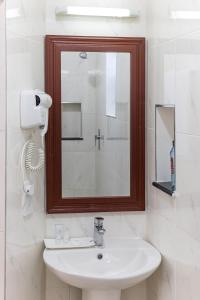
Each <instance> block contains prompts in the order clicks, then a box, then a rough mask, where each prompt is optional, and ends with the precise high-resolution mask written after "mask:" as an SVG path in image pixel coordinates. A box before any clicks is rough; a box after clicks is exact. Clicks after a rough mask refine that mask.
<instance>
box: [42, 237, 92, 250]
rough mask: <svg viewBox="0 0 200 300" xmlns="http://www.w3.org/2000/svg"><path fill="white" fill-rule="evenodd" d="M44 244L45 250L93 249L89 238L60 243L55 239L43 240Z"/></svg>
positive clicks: (72, 239)
mask: <svg viewBox="0 0 200 300" xmlns="http://www.w3.org/2000/svg"><path fill="white" fill-rule="evenodd" d="M44 244H45V247H46V248H47V249H72V248H90V247H94V246H95V243H94V240H93V239H92V238H90V237H81V238H71V239H69V241H66V242H65V241H60V242H59V243H58V242H57V241H56V240H55V239H44Z"/></svg>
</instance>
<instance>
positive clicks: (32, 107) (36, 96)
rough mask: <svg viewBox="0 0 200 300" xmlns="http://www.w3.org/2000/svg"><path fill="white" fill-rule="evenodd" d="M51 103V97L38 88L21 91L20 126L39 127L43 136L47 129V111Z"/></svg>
mask: <svg viewBox="0 0 200 300" xmlns="http://www.w3.org/2000/svg"><path fill="white" fill-rule="evenodd" d="M51 105H52V99H51V97H50V96H49V95H48V94H46V93H44V92H42V91H39V90H30V91H22V93H21V128H22V129H32V128H39V129H40V132H41V135H42V136H44V135H45V134H46V132H47V129H48V111H49V108H50V107H51Z"/></svg>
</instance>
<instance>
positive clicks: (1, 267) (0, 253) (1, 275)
mask: <svg viewBox="0 0 200 300" xmlns="http://www.w3.org/2000/svg"><path fill="white" fill-rule="evenodd" d="M0 45H1V47H0V82H1V85H0V107H1V109H0V149H1V151H0V300H3V299H4V294H5V291H4V287H5V138H6V132H5V130H6V127H5V116H6V109H5V106H6V60H5V50H6V40H5V2H4V1H1V3H0Z"/></svg>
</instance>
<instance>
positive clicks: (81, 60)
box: [61, 51, 130, 198]
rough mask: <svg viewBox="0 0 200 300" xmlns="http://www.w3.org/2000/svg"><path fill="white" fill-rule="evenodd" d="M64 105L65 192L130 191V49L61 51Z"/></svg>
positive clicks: (68, 194)
mask: <svg viewBox="0 0 200 300" xmlns="http://www.w3.org/2000/svg"><path fill="white" fill-rule="evenodd" d="M124 74H126V76H124ZM77 87H78V88H77ZM61 109H62V110H61V114H62V116H61V118H62V130H61V140H62V197H63V198H66V197H83V196H84V197H107V196H130V54H129V53H116V52H113V53H108V52H107V53H105V52H101V53H99V52H75V51H73V52H66V51H65V52H64V51H63V52H62V53H61Z"/></svg>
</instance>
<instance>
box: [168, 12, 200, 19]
mask: <svg viewBox="0 0 200 300" xmlns="http://www.w3.org/2000/svg"><path fill="white" fill-rule="evenodd" d="M171 19H180V20H200V10H174V11H171Z"/></svg>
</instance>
